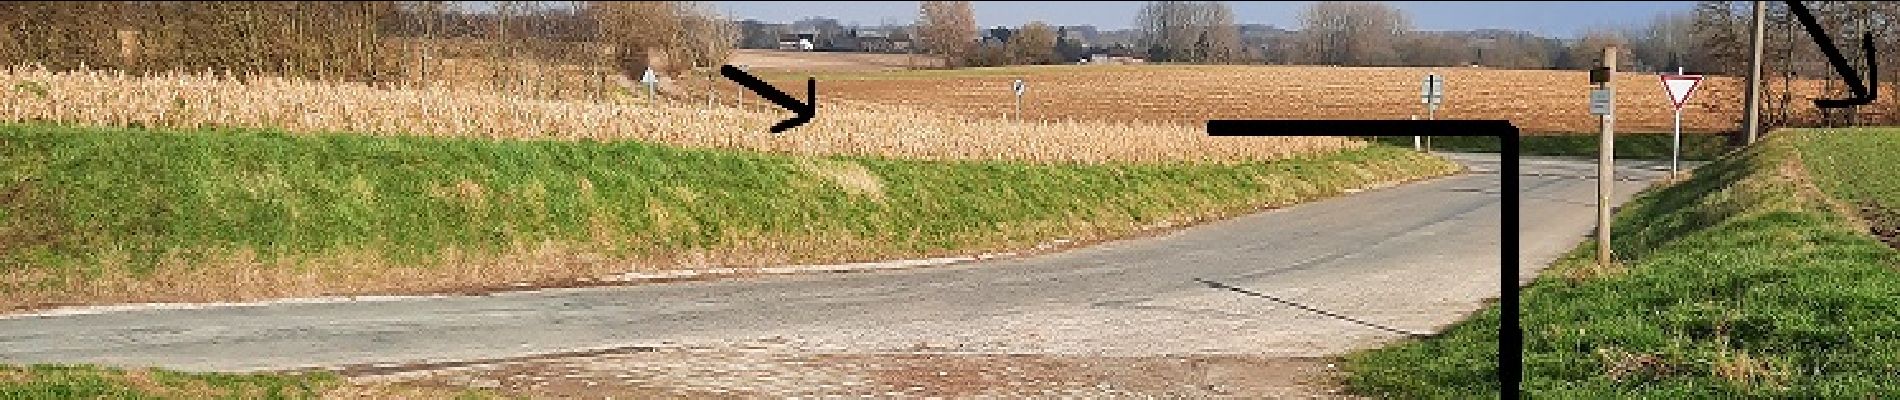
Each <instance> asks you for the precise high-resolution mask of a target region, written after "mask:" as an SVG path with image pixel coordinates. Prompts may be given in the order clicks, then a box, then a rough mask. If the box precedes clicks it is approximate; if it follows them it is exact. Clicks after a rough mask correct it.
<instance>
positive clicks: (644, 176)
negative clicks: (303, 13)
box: [0, 124, 1457, 301]
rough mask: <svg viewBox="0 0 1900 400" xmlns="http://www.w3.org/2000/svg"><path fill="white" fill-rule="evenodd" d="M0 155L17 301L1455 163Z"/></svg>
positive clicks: (110, 146) (1122, 226) (887, 245)
mask: <svg viewBox="0 0 1900 400" xmlns="http://www.w3.org/2000/svg"><path fill="white" fill-rule="evenodd" d="M0 159H5V160H8V162H6V163H4V164H0V203H4V205H5V206H6V207H0V210H4V211H0V213H4V214H0V221H3V222H0V246H3V247H0V265H6V266H7V269H8V270H9V272H13V273H21V272H27V273H30V274H25V275H23V276H27V277H35V276H37V277H38V278H37V279H20V278H16V279H14V280H9V281H0V294H4V295H6V296H4V297H13V298H16V299H17V298H24V297H30V296H25V294H27V293H39V294H41V295H45V296H52V297H45V298H44V299H60V297H59V296H61V295H60V293H62V292H61V290H62V289H63V288H65V287H67V286H69V285H72V284H74V283H76V282H84V281H86V280H88V279H93V278H95V277H97V276H100V274H104V273H113V272H126V273H129V274H131V276H133V277H134V278H135V279H137V278H138V277H144V276H150V275H151V274H152V273H153V272H154V271H155V270H157V269H159V268H161V267H163V266H166V265H177V264H179V263H178V261H180V260H183V263H182V264H198V261H205V260H214V261H215V260H220V259H222V258H220V257H224V256H226V255H229V254H233V253H237V252H248V253H254V254H255V255H256V257H257V258H258V259H260V260H262V261H263V262H264V263H265V264H266V265H275V264H271V263H274V262H278V261H287V262H290V263H292V264H296V265H300V266H301V267H300V268H302V267H309V268H333V267H335V266H333V265H329V264H325V263H322V262H307V261H309V260H321V259H323V258H322V257H324V256H334V255H337V254H346V255H367V257H369V258H370V259H371V260H372V261H377V262H380V263H382V264H392V265H404V267H403V268H410V267H409V266H414V268H423V269H427V268H430V265H431V264H432V263H433V262H434V260H436V259H437V257H439V256H441V255H442V254H445V253H444V252H445V251H450V250H453V251H456V252H459V253H460V254H474V255H477V256H493V255H501V254H506V253H508V252H510V251H516V250H517V249H521V248H525V247H532V246H534V245H536V244H539V243H550V242H552V243H563V244H566V245H568V246H569V247H568V250H569V251H576V252H580V251H584V252H587V253H592V254H601V255H604V256H605V257H609V258H626V259H642V258H640V257H648V256H666V255H674V254H685V253H691V252H694V251H701V250H709V249H710V250H718V249H733V248H742V247H744V246H752V245H757V244H759V243H770V244H776V245H779V246H778V247H775V248H772V249H769V250H770V251H773V252H777V253H781V254H782V255H783V256H785V257H788V258H789V259H790V260H792V261H797V262H838V261H851V260H861V259H875V258H893V257H911V256H924V255H937V254H947V253H959V254H967V253H965V252H967V251H972V250H987V249H1020V248H1023V247H1028V246H1033V245H1034V244H1035V243H1039V242H1041V241H1046V240H1050V239H1054V238H1059V237H1077V236H1082V237H1086V236H1090V235H1101V236H1114V235H1119V234H1127V233H1132V232H1133V231H1134V230H1135V229H1136V228H1137V227H1139V226H1141V225H1145V224H1151V223H1156V222H1158V221H1162V220H1173V221H1180V220H1181V219H1184V218H1187V217H1194V216H1203V215H1219V214H1223V213H1228V214H1231V213H1239V212H1246V211H1247V210H1252V209H1255V208H1257V207H1259V206H1263V205H1287V204H1292V203H1296V202H1302V201H1307V200H1312V199H1316V198H1321V197H1327V196H1333V195H1337V194H1340V193H1342V192H1343V190H1345V189H1348V188H1354V187H1361V186H1365V185H1368V184H1372V183H1375V182H1380V181H1391V180H1401V179H1410V178H1418V177H1423V176H1432V175H1442V174H1446V173H1450V172H1452V171H1454V170H1455V169H1456V168H1457V167H1456V166H1455V164H1452V163H1450V162H1448V161H1444V160H1441V159H1438V158H1436V157H1431V156H1428V155H1421V154H1417V153H1414V152H1411V151H1410V150H1409V149H1399V148H1394V147H1388V146H1374V147H1371V148H1367V149H1364V150H1354V151H1346V152H1338V153H1333V154H1326V155H1316V156H1307V157H1301V158H1296V159H1288V160H1282V161H1276V162H1268V163H1250V164H1240V165H1213V164H1178V165H1137V164H1104V165H1084V164H1024V163H1013V162H925V161H910V160H894V159H878V158H863V157H828V158H819V159H812V158H804V157H793V156H782V155H768V154H760V153H746V152H737V151H722V150H688V149H679V148H670V147H663V146H657V145H651V144H643V143H637V142H615V143H593V142H560V141H518V140H508V141H492V140H478V139H453V138H424V137H371V136H362V135H350V134H324V135H292V134H285V133H280V132H275V131H250V130H204V131H165V130H141V129H108V128H93V127H72V126H57V125H40V124H24V125H22V124H13V125H0ZM807 163H819V164H823V165H831V166H833V167H832V168H833V169H839V170H850V169H853V168H858V167H861V168H862V170H863V171H868V172H869V175H871V176H872V177H873V178H871V179H872V180H873V181H874V183H875V184H877V185H880V186H881V188H877V189H876V192H875V193H873V192H866V191H860V190H853V189H850V188H849V187H850V186H849V185H848V184H849V182H846V181H843V180H838V179H833V178H830V176H831V174H826V173H820V172H814V170H812V169H809V168H803V167H800V165H801V164H807ZM168 262H169V263H168ZM304 264H311V265H304ZM180 268H183V267H180ZM200 268H203V267H200ZM113 269H122V270H124V271H115V270H113ZM210 284H211V283H206V285H210ZM154 295H161V294H154ZM15 296H19V297H15ZM65 300H71V301H80V300H84V299H70V298H68V299H65Z"/></svg>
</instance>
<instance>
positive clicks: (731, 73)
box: [719, 65, 818, 133]
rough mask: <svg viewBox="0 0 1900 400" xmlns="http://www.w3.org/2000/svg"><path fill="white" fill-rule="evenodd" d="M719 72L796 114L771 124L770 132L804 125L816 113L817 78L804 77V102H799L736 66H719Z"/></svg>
mask: <svg viewBox="0 0 1900 400" xmlns="http://www.w3.org/2000/svg"><path fill="white" fill-rule="evenodd" d="M719 74H720V75H725V76H726V79H731V80H732V81H733V82H737V83H739V85H740V86H745V87H746V89H752V92H753V93H758V94H759V97H764V98H765V99H766V100H771V101H772V103H773V104H778V106H779V107H784V108H785V109H786V110H791V112H794V113H797V114H798V116H795V117H791V118H789V119H786V120H784V121H779V122H778V125H772V133H779V132H784V131H785V130H786V129H792V127H796V126H799V125H804V124H805V123H806V122H811V117H812V116H814V115H817V114H818V80H816V79H812V78H806V79H805V102H804V103H799V102H798V99H793V98H792V96H791V95H788V94H785V92H781V91H778V88H775V87H772V85H771V84H768V83H765V81H761V80H759V78H757V77H754V76H752V74H748V73H745V71H740V70H739V68H738V67H734V66H731V65H727V66H722V67H719Z"/></svg>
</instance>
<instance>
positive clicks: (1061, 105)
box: [772, 65, 1894, 134]
mask: <svg viewBox="0 0 1900 400" xmlns="http://www.w3.org/2000/svg"><path fill="white" fill-rule="evenodd" d="M1430 71H1437V72H1438V73H1439V74H1440V75H1441V76H1444V77H1445V81H1446V86H1447V88H1446V97H1447V99H1446V101H1445V103H1444V104H1443V105H1442V106H1441V107H1440V108H1439V110H1438V113H1437V116H1438V117H1439V118H1457V119H1508V120H1511V121H1512V123H1514V124H1516V125H1517V126H1518V128H1520V129H1522V130H1524V132H1527V133H1533V134H1535V133H1589V132H1596V131H1597V129H1598V125H1597V124H1598V122H1597V119H1596V117H1595V116H1592V115H1590V114H1589V111H1588V109H1587V107H1586V105H1587V103H1586V99H1587V98H1588V97H1589V91H1590V89H1591V88H1592V87H1593V85H1591V84H1590V83H1589V78H1588V73H1586V72H1583V71H1546V70H1498V69H1488V68H1415V67H1314V66H1198V65H1152V66H1037V67H1010V68H974V69H966V70H955V71H894V72H879V73H856V74H829V75H826V74H820V75H818V76H817V79H818V86H819V90H818V93H819V95H820V98H821V101H822V99H829V98H835V99H851V100H859V101H865V102H873V103H880V104H892V105H902V106H916V107H921V108H928V109H932V110H944V111H947V112H956V113H960V114H964V115H970V116H978V117H985V118H1000V117H1001V116H1003V115H1007V114H1009V113H1013V112H1014V111H1013V110H1014V108H1015V103H1014V102H1015V99H1014V94H1013V93H1012V92H1011V89H1010V82H1011V81H1013V80H1015V79H1019V78H1020V79H1024V80H1026V81H1027V82H1028V84H1029V91H1028V94H1027V95H1025V96H1024V99H1023V113H1024V118H1025V119H1026V120H1030V121H1035V120H1065V119H1074V120H1089V121H1134V120H1144V121H1157V122H1159V121H1172V122H1176V123H1185V124H1196V125H1198V124H1200V123H1202V121H1205V120H1208V119H1229V118H1300V119H1327V118H1339V119H1361V118H1364V119H1403V118H1409V117H1411V116H1413V115H1417V116H1418V117H1419V118H1421V119H1422V118H1425V117H1426V115H1425V114H1426V111H1425V108H1424V106H1423V105H1422V104H1420V102H1419V83H1420V81H1421V80H1423V78H1424V76H1425V75H1426V74H1427V73H1429V72H1430ZM775 78H777V79H773V80H772V81H773V82H775V83H776V84H789V83H790V82H793V79H800V80H802V78H803V77H802V76H799V77H796V78H793V77H792V76H780V77H775ZM800 83H802V82H800ZM1769 83H1770V84H1773V85H1775V86H1776V87H1779V86H1780V85H1781V84H1782V83H1781V82H1779V81H1778V80H1773V81H1771V82H1769ZM1742 84H1743V81H1742V79H1740V78H1737V77H1727V76H1711V77H1710V78H1709V79H1708V80H1706V81H1704V82H1703V83H1702V87H1699V88H1697V89H1696V94H1695V95H1694V96H1693V97H1692V98H1691V99H1690V101H1689V104H1688V105H1687V107H1686V108H1685V111H1684V114H1683V131H1684V132H1689V133H1719V132H1725V131H1731V130H1734V129H1735V127H1736V126H1738V125H1740V123H1741V122H1740V121H1741V115H1742V113H1741V106H1740V105H1741V96H1742V90H1741V86H1742ZM1823 85H1824V84H1823V82H1822V81H1818V80H1811V81H1803V82H1796V84H1795V85H1794V86H1795V87H1796V88H1797V92H1799V93H1817V94H1818V93H1822V92H1823V88H1824V86H1823ZM1616 88H1617V93H1618V95H1617V104H1616V107H1617V112H1618V120H1617V122H1616V124H1617V125H1616V126H1617V130H1618V131H1620V132H1660V131H1668V130H1669V129H1670V127H1671V123H1672V112H1671V111H1670V107H1669V100H1668V96H1667V94H1665V92H1664V91H1663V87H1662V84H1661V83H1660V82H1659V79H1658V78H1657V77H1656V76H1655V75H1651V74H1636V73H1622V74H1619V75H1618V77H1617V81H1616ZM1886 97H1888V96H1883V98H1882V101H1883V102H1888V103H1886V104H1889V105H1888V106H1886V107H1884V108H1885V109H1888V110H1892V109H1894V108H1893V107H1892V106H1891V104H1893V103H1891V100H1887V99H1886ZM1813 98H1814V97H1813V96H1806V97H1802V96H1795V98H1794V99H1792V100H1793V101H1795V102H1796V104H1804V103H1805V102H1807V101H1808V100H1811V99H1813ZM1797 108H1798V109H1801V110H1806V111H1807V113H1808V114H1809V115H1812V114H1813V113H1814V109H1813V108H1812V107H1797ZM1872 108H1874V107H1869V109H1870V110H1868V111H1873V110H1872ZM1867 115H1873V114H1867ZM1795 117H1803V115H1795ZM1393 134H1401V133H1393Z"/></svg>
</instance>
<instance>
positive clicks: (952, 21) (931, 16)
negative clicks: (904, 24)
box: [917, 1, 976, 67]
mask: <svg viewBox="0 0 1900 400" xmlns="http://www.w3.org/2000/svg"><path fill="white" fill-rule="evenodd" d="M921 3H922V4H921V6H920V15H919V16H918V18H917V36H918V40H919V41H920V42H922V44H923V45H924V47H925V48H926V49H928V50H929V51H930V52H931V54H936V55H937V56H939V57H942V58H943V60H944V63H945V65H947V66H950V67H958V66H962V65H963V63H964V60H965V59H966V58H968V57H969V55H970V51H971V49H972V48H973V47H975V44H976V42H975V40H976V10H975V9H974V8H972V7H971V6H970V2H968V1H925V2H921Z"/></svg>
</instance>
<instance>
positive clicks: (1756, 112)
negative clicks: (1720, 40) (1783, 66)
mask: <svg viewBox="0 0 1900 400" xmlns="http://www.w3.org/2000/svg"><path fill="white" fill-rule="evenodd" d="M1754 3H1755V16H1754V21H1753V22H1754V28H1753V30H1752V31H1751V32H1750V33H1749V36H1748V43H1749V44H1748V46H1749V48H1750V50H1749V51H1751V53H1750V54H1752V55H1751V56H1750V58H1749V59H1748V92H1747V93H1746V94H1745V95H1744V97H1746V99H1744V100H1743V101H1746V102H1748V103H1747V104H1744V105H1743V109H1744V110H1745V111H1744V112H1745V113H1747V115H1746V116H1744V117H1743V118H1742V132H1743V133H1744V134H1745V135H1747V137H1748V143H1749V144H1754V143H1755V139H1756V138H1758V137H1760V134H1761V47H1762V33H1763V32H1762V31H1763V29H1762V28H1763V24H1762V19H1763V18H1764V17H1763V14H1766V12H1765V11H1767V8H1768V7H1767V6H1766V5H1765V3H1763V2H1762V1H1761V0H1755V2H1754Z"/></svg>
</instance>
